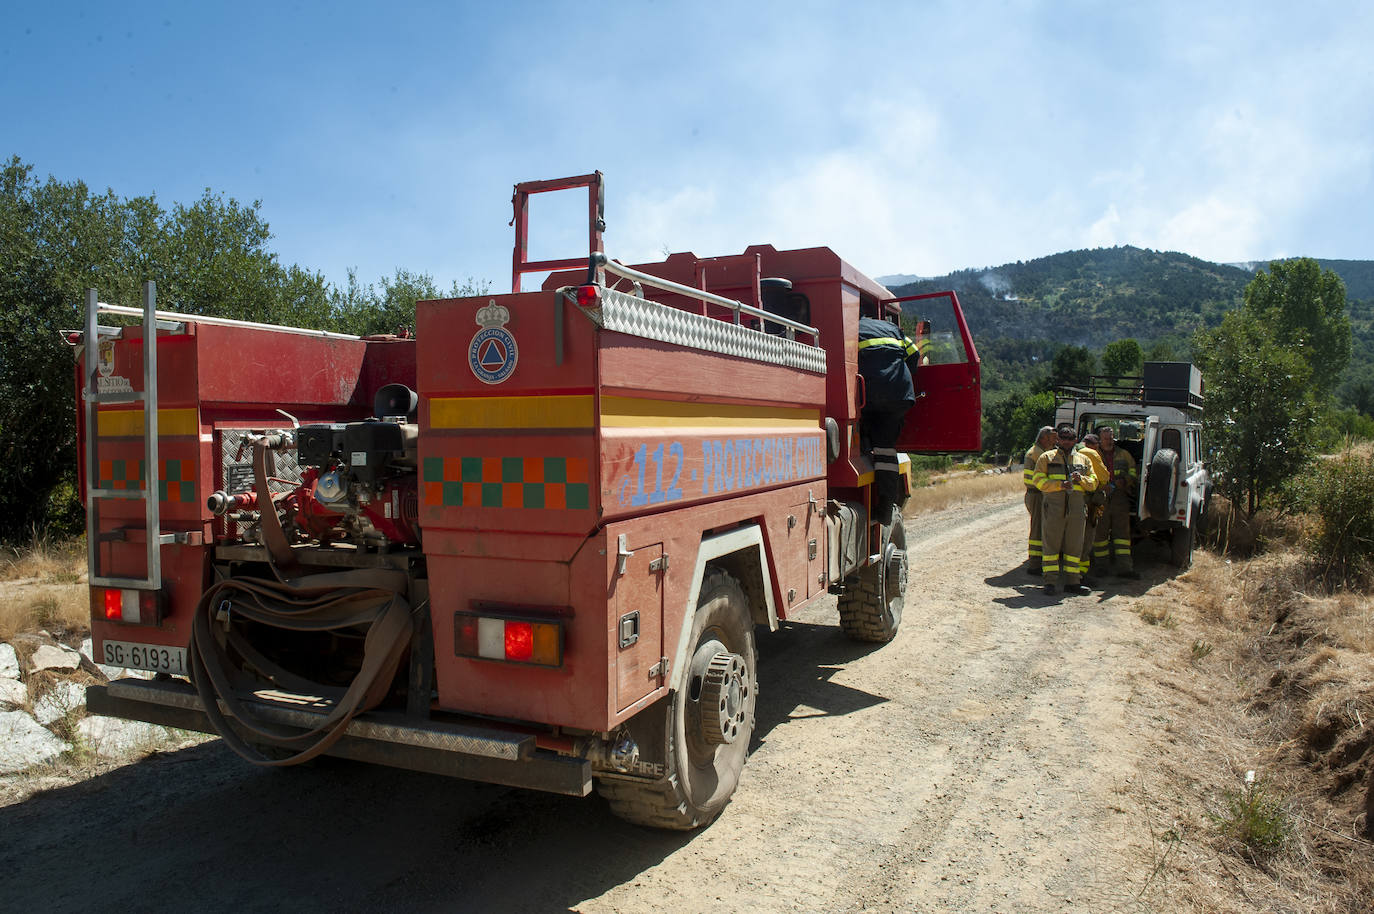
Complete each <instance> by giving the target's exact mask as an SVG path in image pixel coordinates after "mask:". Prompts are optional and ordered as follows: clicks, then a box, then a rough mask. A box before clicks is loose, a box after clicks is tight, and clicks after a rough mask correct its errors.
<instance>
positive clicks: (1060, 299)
mask: <svg viewBox="0 0 1374 914" xmlns="http://www.w3.org/2000/svg"><path fill="white" fill-rule="evenodd" d="M1317 263H1318V264H1319V265H1320V266H1321V267H1322V268H1323V269H1328V270H1332V271H1334V272H1335V273H1336V274H1337V275H1339V276H1340V277H1341V278H1342V280H1343V281H1344V282H1345V285H1346V297H1347V301H1348V304H1349V311H1350V325H1351V332H1352V336H1353V340H1352V344H1353V345H1352V352H1351V359H1350V364H1349V366H1348V367H1347V368H1346V370H1345V372H1344V374H1343V375H1342V379H1341V383H1340V385H1339V388H1338V390H1337V392H1336V393H1337V401H1338V403H1340V404H1341V405H1343V406H1349V407H1352V408H1354V409H1356V410H1358V411H1359V412H1360V413H1361V414H1363V415H1365V416H1374V261H1369V260H1318V261H1317ZM1268 266H1269V262H1267V261H1265V262H1256V263H1250V264H1218V263H1210V262H1208V261H1205V260H1199V259H1198V258H1196V257H1189V256H1188V255H1186V254H1178V253H1172V252H1164V251H1150V250H1144V249H1141V248H1136V247H1116V248H1098V249H1095V250H1083V251H1067V252H1065V253H1062V254H1054V255H1051V256H1049V257H1041V258H1037V259H1035V260H1029V261H1017V262H1016V263H1008V264H1003V265H1002V266H999V267H986V268H983V269H971V270H960V271H958V272H955V273H950V274H947V275H945V276H937V277H932V278H929V279H920V280H917V281H915V282H910V283H905V284H898V285H889V286H888V288H890V289H891V290H892V291H893V292H894V293H896V294H897V295H899V296H901V295H915V294H920V293H923V292H933V291H938V290H942V289H954V290H955V291H956V292H957V293H958V295H959V301H960V304H962V305H963V308H964V314H965V316H966V317H967V319H968V323H969V329H970V330H972V332H973V336H974V339H975V340H976V341H977V345H978V352H979V355H980V356H981V357H982V359H983V405H984V418H985V422H984V439H985V442H986V443H987V444H988V447H989V449H990V450H994V451H995V450H999V449H1001V448H1003V447H1004V446H1009V443H1010V442H1004V441H1001V440H1000V439H999V433H1001V432H1002V431H1004V430H1005V429H1006V428H1007V427H1008V426H1013V425H1019V424H1021V421H1022V420H1025V421H1029V423H1030V427H1031V428H1032V429H1033V428H1034V426H1036V425H1038V424H1039V421H1040V420H1039V419H1038V418H1036V417H1035V416H1032V415H1031V413H1033V412H1035V410H1034V409H1031V408H1030V407H1029V406H1027V405H1025V404H1027V401H1026V399H1025V398H1026V397H1027V396H1028V395H1030V394H1035V393H1038V392H1043V391H1045V390H1047V389H1048V388H1049V387H1050V386H1051V385H1052V384H1053V383H1056V380H1055V379H1056V378H1060V377H1061V376H1062V375H1063V374H1064V372H1069V374H1070V376H1073V375H1076V374H1079V373H1093V372H1096V371H1100V370H1102V360H1101V356H1102V354H1103V351H1104V349H1105V347H1106V346H1107V345H1108V344H1110V343H1113V342H1116V341H1118V340H1128V339H1133V340H1135V341H1136V342H1137V343H1139V345H1140V350H1139V351H1140V352H1141V353H1142V354H1143V355H1144V357H1145V358H1146V359H1161V360H1174V359H1180V360H1185V359H1189V358H1192V357H1193V353H1192V351H1191V349H1192V343H1193V338H1194V335H1195V334H1196V333H1197V331H1198V330H1201V329H1203V328H1204V327H1215V326H1217V325H1218V324H1220V323H1221V319H1222V316H1223V315H1224V314H1225V313H1226V312H1228V311H1230V310H1232V309H1234V308H1238V307H1240V305H1241V303H1242V301H1243V298H1244V294H1245V287H1246V285H1247V284H1249V282H1250V281H1251V280H1252V279H1253V278H1254V276H1255V273H1256V271H1258V270H1263V269H1266V268H1268ZM902 278H905V277H893V278H892V279H893V281H894V282H897V281H898V280H899V279H902ZM907 316H908V317H909V318H911V319H912V320H915V319H916V318H918V317H921V316H922V315H920V314H918V313H916V311H915V310H913V311H911V312H908V314H907ZM1079 347H1081V348H1079ZM1049 402H1051V401H1048V400H1046V401H1044V402H1040V403H1039V406H1038V408H1045V403H1049ZM1018 410H1019V412H1018ZM1021 412H1024V413H1026V415H1025V416H1022V415H1021ZM1031 420H1034V421H1031ZM1032 433H1033V432H1032ZM1024 436H1025V430H1024V429H1019V428H1018V429H1017V430H1016V431H1015V432H1014V433H1013V434H1011V435H1010V438H1011V439H1014V440H1019V439H1020V438H1021V437H1024Z"/></svg>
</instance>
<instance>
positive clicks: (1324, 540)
mask: <svg viewBox="0 0 1374 914" xmlns="http://www.w3.org/2000/svg"><path fill="white" fill-rule="evenodd" d="M1286 494H1287V501H1288V503H1289V509H1290V510H1293V511H1299V512H1304V513H1307V514H1309V515H1311V516H1312V518H1313V520H1314V521H1315V529H1314V531H1313V535H1312V536H1311V538H1310V539H1309V541H1308V550H1309V552H1310V553H1311V554H1312V557H1313V558H1314V559H1315V560H1316V562H1317V564H1318V566H1319V569H1318V570H1319V571H1321V572H1322V573H1323V574H1325V575H1331V574H1333V573H1334V574H1339V575H1342V576H1346V575H1356V576H1361V577H1363V576H1367V575H1369V573H1370V572H1371V571H1374V456H1372V455H1368V454H1366V455H1359V454H1354V453H1346V454H1343V455H1342V456H1340V457H1337V458H1335V459H1333V460H1326V461H1321V462H1320V463H1318V464H1316V465H1315V466H1314V467H1312V468H1311V471H1310V472H1308V473H1303V474H1300V475H1299V476H1296V477H1295V478H1294V479H1293V480H1292V481H1291V482H1290V483H1289V486H1288V490H1287V493H1286Z"/></svg>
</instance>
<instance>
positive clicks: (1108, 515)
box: [1093, 425, 1140, 579]
mask: <svg viewBox="0 0 1374 914" xmlns="http://www.w3.org/2000/svg"><path fill="white" fill-rule="evenodd" d="M1097 436H1098V438H1099V439H1101V441H1102V449H1101V451H1102V460H1103V462H1104V463H1105V464H1106V466H1107V478H1106V480H1105V482H1104V483H1103V484H1102V486H1101V488H1102V489H1103V490H1105V492H1106V496H1107V504H1106V512H1105V513H1104V514H1103V515H1102V520H1101V522H1099V523H1098V525H1097V537H1096V539H1095V540H1094V541H1093V559H1094V560H1096V561H1097V562H1098V563H1099V564H1100V565H1102V566H1105V565H1106V564H1107V553H1108V547H1110V549H1111V553H1112V556H1113V559H1114V560H1113V562H1112V565H1113V568H1114V571H1115V573H1116V576H1117V577H1119V578H1132V579H1135V578H1139V577H1140V572H1138V571H1136V570H1135V567H1134V562H1133V561H1132V559H1131V505H1132V504H1134V503H1135V492H1136V486H1137V482H1138V480H1137V478H1136V464H1135V458H1134V457H1132V456H1131V454H1130V452H1129V451H1127V450H1126V449H1125V448H1121V447H1117V446H1116V441H1115V438H1116V433H1115V432H1113V431H1112V427H1111V426H1110V425H1099V426H1098V427H1097Z"/></svg>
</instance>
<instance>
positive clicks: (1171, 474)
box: [1145, 447, 1179, 520]
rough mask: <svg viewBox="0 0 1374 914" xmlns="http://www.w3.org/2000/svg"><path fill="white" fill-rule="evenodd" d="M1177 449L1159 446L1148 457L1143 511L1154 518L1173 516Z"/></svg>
mask: <svg viewBox="0 0 1374 914" xmlns="http://www.w3.org/2000/svg"><path fill="white" fill-rule="evenodd" d="M1178 463H1179V461H1178V451H1175V450H1174V449H1173V448H1167V447H1166V448H1161V449H1160V450H1158V451H1155V455H1154V456H1153V457H1151V458H1150V466H1149V468H1148V469H1147V470H1146V471H1145V512H1146V513H1147V514H1149V515H1150V517H1151V518H1153V519H1154V520H1169V519H1170V518H1172V517H1173V516H1174V497H1175V495H1176V494H1177V492H1178Z"/></svg>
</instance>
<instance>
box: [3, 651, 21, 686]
mask: <svg viewBox="0 0 1374 914" xmlns="http://www.w3.org/2000/svg"><path fill="white" fill-rule="evenodd" d="M18 678H19V655H18V654H16V653H15V652H14V647H13V646H12V645H9V644H0V679H18Z"/></svg>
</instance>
